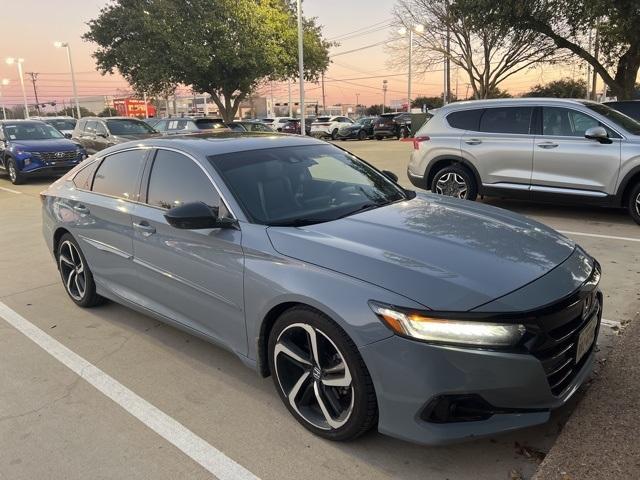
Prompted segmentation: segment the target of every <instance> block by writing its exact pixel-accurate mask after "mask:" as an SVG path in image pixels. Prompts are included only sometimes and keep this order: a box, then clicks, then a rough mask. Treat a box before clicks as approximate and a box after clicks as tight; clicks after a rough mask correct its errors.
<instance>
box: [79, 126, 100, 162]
mask: <svg viewBox="0 0 640 480" xmlns="http://www.w3.org/2000/svg"><path fill="white" fill-rule="evenodd" d="M97 125H98V122H96V121H93V120H89V121H87V122H86V123H85V125H84V129H83V130H82V131H81V132H80V139H79V140H80V143H81V144H82V146H83V147H84V148H85V149H86V150H87V153H88V154H89V155H93V154H94V153H96V152H97V151H98V150H97V149H96V141H95V140H96V126H97Z"/></svg>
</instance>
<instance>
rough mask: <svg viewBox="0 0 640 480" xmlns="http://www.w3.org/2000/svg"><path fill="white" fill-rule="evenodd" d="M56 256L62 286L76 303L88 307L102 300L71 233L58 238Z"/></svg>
mask: <svg viewBox="0 0 640 480" xmlns="http://www.w3.org/2000/svg"><path fill="white" fill-rule="evenodd" d="M56 257H57V259H58V270H59V271H60V277H62V283H63V285H64V288H65V290H66V291H67V294H68V295H69V297H70V298H71V300H73V301H74V303H75V304H76V305H79V306H81V307H85V308H89V307H94V306H96V305H99V304H101V303H103V302H104V298H103V297H101V296H100V295H98V293H97V292H96V284H95V282H94V281H93V274H92V273H91V270H90V269H89V265H87V260H86V259H85V258H84V255H83V253H82V250H80V246H79V245H78V242H76V240H75V239H74V238H73V236H72V235H71V234H69V233H65V234H64V235H63V236H62V238H60V242H59V243H58V251H57V253H56Z"/></svg>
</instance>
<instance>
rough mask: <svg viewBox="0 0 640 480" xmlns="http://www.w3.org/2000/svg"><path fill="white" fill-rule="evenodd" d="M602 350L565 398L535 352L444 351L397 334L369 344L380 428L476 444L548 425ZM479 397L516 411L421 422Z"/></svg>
mask: <svg viewBox="0 0 640 480" xmlns="http://www.w3.org/2000/svg"><path fill="white" fill-rule="evenodd" d="M594 350H595V349H594V348H591V351H590V352H589V353H588V354H587V357H586V359H584V360H583V362H581V363H582V367H581V368H580V371H579V372H578V373H577V374H576V376H575V377H574V378H573V381H572V383H571V385H570V386H569V388H567V389H566V390H565V392H564V393H563V395H562V396H559V397H556V396H554V395H553V394H552V393H551V390H550V386H549V383H548V381H547V377H546V375H545V372H544V370H543V367H542V364H541V362H540V361H539V360H538V359H537V358H535V357H534V356H533V355H530V354H523V353H501V352H496V351H487V350H480V349H471V348H458V347H449V346H438V345H433V344H427V343H422V342H417V341H413V340H409V339H405V338H401V337H399V336H393V337H390V338H387V339H384V340H381V341H379V342H375V343H373V344H370V345H367V346H364V347H362V348H361V349H360V353H361V355H362V357H363V359H364V361H365V363H366V364H367V366H368V369H369V372H370V374H371V377H372V379H373V383H374V386H375V389H376V395H377V399H378V410H379V420H378V430H379V431H380V432H381V433H384V434H386V435H390V436H392V437H396V438H400V439H402V440H407V441H410V442H414V443H420V444H425V445H440V444H447V443H452V442H459V441H462V440H469V439H473V438H477V437H483V436H487V435H492V434H496V433H501V432H507V431H510V430H515V429H520V428H524V427H530V426H533V425H538V424H541V423H545V422H546V421H547V420H548V419H549V415H550V411H551V410H552V409H555V408H558V407H560V406H562V405H563V404H564V403H566V401H567V400H568V399H569V398H570V397H571V396H572V395H573V394H574V393H575V391H576V390H577V389H578V387H579V386H580V385H581V384H582V383H584V381H585V380H586V379H587V377H588V376H589V374H590V372H591V369H592V366H593V359H594V356H595V353H594ZM456 394H459V395H468V394H476V395H479V396H480V397H482V399H484V400H486V401H487V402H488V403H490V404H491V405H493V406H495V407H499V408H501V409H508V410H513V411H514V413H504V414H494V415H492V416H490V418H488V419H486V420H480V421H468V422H452V423H433V422H429V421H426V420H423V419H422V418H421V414H422V413H423V411H424V410H425V408H426V407H427V405H428V404H429V401H430V400H432V399H434V398H437V397H439V396H442V395H456Z"/></svg>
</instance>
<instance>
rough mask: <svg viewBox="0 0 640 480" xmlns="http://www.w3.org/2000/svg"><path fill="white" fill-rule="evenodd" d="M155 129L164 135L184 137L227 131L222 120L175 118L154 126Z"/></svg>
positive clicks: (163, 120) (161, 121) (164, 120)
mask: <svg viewBox="0 0 640 480" xmlns="http://www.w3.org/2000/svg"><path fill="white" fill-rule="evenodd" d="M153 128H154V129H155V130H157V131H158V132H160V133H162V134H163V135H182V134H184V133H197V132H202V131H205V130H217V129H224V130H226V129H227V126H226V125H225V123H224V120H222V119H221V118H209V117H175V118H163V119H162V120H160V121H159V122H157V123H156V124H154V125H153Z"/></svg>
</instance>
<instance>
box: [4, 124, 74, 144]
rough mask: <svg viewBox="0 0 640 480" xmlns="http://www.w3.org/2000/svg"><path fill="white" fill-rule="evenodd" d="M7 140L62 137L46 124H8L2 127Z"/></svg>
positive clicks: (62, 136)
mask: <svg viewBox="0 0 640 480" xmlns="http://www.w3.org/2000/svg"><path fill="white" fill-rule="evenodd" d="M4 132H5V136H6V138H8V139H9V140H50V139H53V138H64V135H62V133H60V132H59V131H58V130H56V129H55V128H53V127H52V126H51V125H47V124H46V123H35V122H34V123H27V122H25V123H9V124H5V125H4Z"/></svg>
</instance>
